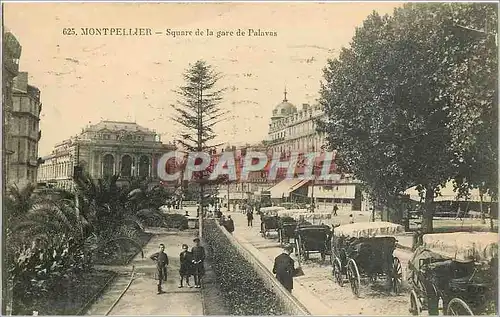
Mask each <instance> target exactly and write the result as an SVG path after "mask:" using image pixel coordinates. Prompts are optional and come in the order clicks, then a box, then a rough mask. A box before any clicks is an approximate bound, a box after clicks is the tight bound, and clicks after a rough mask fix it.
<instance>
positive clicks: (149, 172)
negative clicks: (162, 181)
mask: <svg viewBox="0 0 500 317" xmlns="http://www.w3.org/2000/svg"><path fill="white" fill-rule="evenodd" d="M152 169H153V156H152V155H151V156H149V170H148V177H152V176H153V175H151V171H152Z"/></svg>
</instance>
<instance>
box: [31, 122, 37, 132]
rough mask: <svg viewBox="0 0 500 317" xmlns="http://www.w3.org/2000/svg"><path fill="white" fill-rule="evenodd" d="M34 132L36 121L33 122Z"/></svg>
mask: <svg viewBox="0 0 500 317" xmlns="http://www.w3.org/2000/svg"><path fill="white" fill-rule="evenodd" d="M32 129H33V131H35V130H36V121H34V120H33V127H32Z"/></svg>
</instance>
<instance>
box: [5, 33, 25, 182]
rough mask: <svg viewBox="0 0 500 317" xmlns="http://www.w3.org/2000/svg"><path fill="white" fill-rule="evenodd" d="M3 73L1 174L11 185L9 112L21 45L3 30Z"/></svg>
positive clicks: (17, 71) (11, 148)
mask: <svg viewBox="0 0 500 317" xmlns="http://www.w3.org/2000/svg"><path fill="white" fill-rule="evenodd" d="M2 47H3V63H2V64H3V72H2V115H3V133H2V136H3V137H2V139H3V148H2V150H3V153H4V157H3V171H4V172H3V174H4V175H5V179H4V184H7V183H11V180H10V177H9V176H10V175H9V173H7V171H8V169H9V165H10V164H9V163H10V159H11V156H12V154H14V152H15V149H14V146H13V144H12V138H11V132H10V130H11V129H10V128H11V121H12V120H11V115H12V113H11V111H12V89H13V82H14V78H15V77H16V76H17V75H18V73H19V59H20V58H21V50H22V48H21V45H20V44H19V42H18V41H17V39H16V37H15V36H14V35H13V34H12V33H10V32H6V31H5V30H4V33H3V41H2Z"/></svg>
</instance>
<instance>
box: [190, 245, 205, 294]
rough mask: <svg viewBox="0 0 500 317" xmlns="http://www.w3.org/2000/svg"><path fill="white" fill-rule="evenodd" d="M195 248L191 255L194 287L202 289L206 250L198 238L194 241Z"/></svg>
mask: <svg viewBox="0 0 500 317" xmlns="http://www.w3.org/2000/svg"><path fill="white" fill-rule="evenodd" d="M193 242H194V243H195V246H194V247H193V248H192V249H191V254H192V257H193V273H194V274H193V275H194V287H195V288H201V279H202V277H203V275H205V265H204V264H203V262H204V261H205V248H203V247H202V246H201V244H200V239H199V238H196V239H194V240H193Z"/></svg>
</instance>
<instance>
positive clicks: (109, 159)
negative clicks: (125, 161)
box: [102, 154, 115, 176]
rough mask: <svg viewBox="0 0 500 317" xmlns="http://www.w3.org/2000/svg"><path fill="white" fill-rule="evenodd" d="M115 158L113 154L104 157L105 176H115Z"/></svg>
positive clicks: (103, 171) (103, 172) (103, 168)
mask: <svg viewBox="0 0 500 317" xmlns="http://www.w3.org/2000/svg"><path fill="white" fill-rule="evenodd" d="M114 166H115V158H114V157H113V155H111V154H106V155H104V157H103V159H102V174H103V176H112V175H113V174H114V169H115V168H114Z"/></svg>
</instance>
